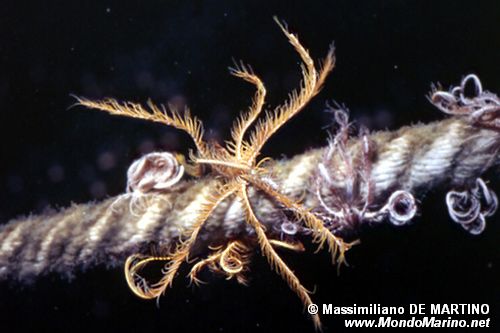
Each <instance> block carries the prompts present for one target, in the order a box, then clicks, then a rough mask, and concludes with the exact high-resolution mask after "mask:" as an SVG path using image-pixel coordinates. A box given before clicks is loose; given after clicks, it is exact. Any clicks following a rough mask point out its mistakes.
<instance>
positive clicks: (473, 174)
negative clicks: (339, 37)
mask: <svg viewBox="0 0 500 333" xmlns="http://www.w3.org/2000/svg"><path fill="white" fill-rule="evenodd" d="M476 79H477V78H476V77H475V76H474V77H473V78H472V79H471V77H470V76H468V77H466V78H465V79H464V81H463V82H462V84H461V86H460V87H462V89H461V90H460V89H457V88H454V89H452V90H450V91H449V92H442V91H433V93H432V95H431V97H430V99H431V101H432V102H433V103H434V104H436V105H437V106H438V107H439V108H440V109H442V110H443V111H446V112H447V113H450V114H452V117H451V118H449V119H446V120H443V121H439V122H434V123H431V124H427V125H421V124H420V125H415V126H408V127H403V128H401V129H399V130H397V131H393V132H377V133H372V134H369V133H368V132H367V131H366V130H364V129H361V130H360V133H359V135H358V136H357V137H351V138H350V137H349V136H348V132H349V126H350V125H349V122H348V119H347V116H346V112H344V111H342V110H335V118H336V121H337V124H338V127H339V129H338V131H337V132H336V134H335V135H334V136H333V137H332V138H331V140H330V142H329V145H328V146H327V147H324V148H320V149H314V150H310V151H307V152H305V153H303V154H301V155H297V156H295V157H293V158H291V159H288V160H280V161H276V162H271V163H270V164H269V165H268V169H269V173H268V175H267V176H265V179H263V181H265V182H266V183H267V184H269V185H270V186H272V187H273V188H275V189H276V190H279V191H280V192H282V193H284V194H286V195H287V196H289V197H291V198H295V199H297V200H299V199H301V200H302V202H303V204H304V206H305V207H307V208H309V209H311V211H312V212H314V213H315V214H317V215H318V216H321V217H322V218H323V220H324V221H326V223H327V226H328V227H329V228H330V229H331V230H332V231H333V232H334V233H336V234H339V235H344V234H349V233H352V232H355V231H356V230H357V229H358V227H359V225H360V224H361V223H381V222H383V221H386V220H388V221H390V222H392V223H393V224H395V225H401V224H404V223H406V222H407V221H409V220H410V219H411V218H412V217H413V216H414V215H415V213H416V211H417V206H416V200H415V198H418V197H420V196H421V195H422V194H424V193H425V192H426V191H429V190H432V189H434V188H436V187H447V188H449V189H450V192H449V194H448V196H447V198H446V203H447V205H448V208H449V210H450V215H451V217H452V219H453V220H454V221H456V222H458V223H460V224H461V225H463V226H464V228H465V229H466V230H469V231H471V233H474V234H477V233H479V232H481V231H482V230H483V229H484V226H485V224H484V221H485V218H486V217H487V216H490V215H492V214H493V213H494V211H495V209H496V205H497V198H496V195H495V194H494V193H493V192H492V191H491V190H489V189H488V188H487V186H486V184H485V183H484V181H482V180H480V179H479V180H478V178H479V177H481V175H482V174H483V173H484V172H485V171H487V170H488V169H490V168H492V167H494V166H498V164H499V163H500V158H499V157H498V151H499V149H500V133H499V129H500V125H499V124H498V113H499V106H498V105H499V100H498V97H496V95H494V94H492V93H489V92H483V91H482V87H479V88H477V89H476V96H475V97H474V98H466V97H464V96H463V94H462V93H461V92H463V87H464V85H465V84H467V82H470V81H473V82H474V83H475V84H478V82H479V80H476ZM183 172H184V169H182V166H181V165H179V164H178V162H176V159H175V157H174V156H173V155H171V154H169V153H154V154H150V155H146V156H145V157H143V158H142V159H141V160H139V161H137V162H134V164H132V166H131V168H130V169H129V174H128V187H127V188H128V191H127V192H126V193H124V194H122V195H119V196H117V197H114V198H109V199H107V200H105V201H103V202H100V203H88V204H79V205H73V206H71V207H69V208H66V209H64V210H61V211H59V212H57V213H53V214H48V215H39V216H28V217H22V218H18V219H15V220H13V221H11V222H9V223H7V224H6V225H3V226H1V228H0V279H7V278H9V279H17V280H23V281H29V280H31V279H33V278H34V277H36V276H38V275H40V274H45V273H48V272H59V273H62V274H65V275H69V276H71V275H72V274H73V273H74V272H75V270H79V269H80V270H81V269H86V268H89V267H91V266H93V265H96V264H106V265H109V266H114V265H116V264H123V262H124V261H125V258H127V257H128V256H129V255H131V254H135V253H150V251H151V246H152V245H153V246H154V247H155V248H156V249H158V250H159V251H161V250H162V249H168V248H169V247H170V246H172V245H174V244H175V243H176V242H177V241H178V239H179V237H180V236H181V235H182V231H183V230H185V229H187V228H189V227H190V224H191V223H193V221H194V220H195V217H196V214H197V210H198V209H199V207H200V206H202V205H203V204H204V202H205V201H206V198H207V194H208V193H207V192H208V191H209V189H210V188H212V187H213V186H212V185H213V183H214V182H215V180H214V179H213V177H211V176H210V175H207V176H206V177H204V178H202V179H199V180H196V181H193V180H189V179H182V180H181V177H183ZM166 174H168V176H165V175H166ZM174 179H175V181H173V180H174ZM249 197H250V200H251V201H252V204H253V206H254V209H255V211H256V212H257V214H258V215H259V218H260V220H261V221H262V223H263V224H264V225H265V226H266V230H267V232H268V233H269V234H270V236H276V237H295V236H296V235H300V234H306V233H308V232H309V231H308V230H307V228H306V227H304V225H303V224H302V223H301V222H300V221H293V220H290V219H288V218H287V212H286V210H285V209H284V208H283V207H281V206H280V205H279V204H278V203H277V202H275V201H274V200H273V198H271V197H268V196H265V195H264V194H263V193H262V192H261V191H259V190H258V189H255V188H251V189H250V193H249ZM228 238H233V239H252V238H255V235H254V234H253V231H252V230H250V229H248V227H247V225H246V224H245V223H244V216H243V210H242V207H241V203H240V201H238V200H235V199H234V198H232V197H229V198H228V199H227V200H225V201H224V202H223V203H222V204H221V205H220V206H219V207H218V208H217V209H216V210H215V211H214V213H213V214H212V215H211V216H210V218H209V220H208V221H207V223H206V225H205V226H204V228H203V230H202V232H201V233H200V235H199V237H198V241H197V244H196V249H199V250H201V249H205V248H206V246H207V245H212V244H218V243H219V242H220V241H223V240H227V239H228ZM196 249H195V251H196Z"/></svg>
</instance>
